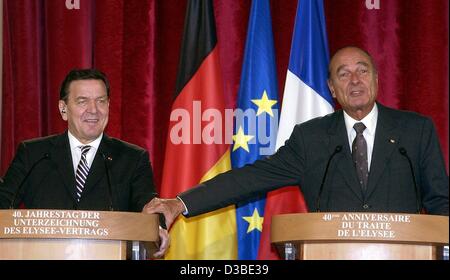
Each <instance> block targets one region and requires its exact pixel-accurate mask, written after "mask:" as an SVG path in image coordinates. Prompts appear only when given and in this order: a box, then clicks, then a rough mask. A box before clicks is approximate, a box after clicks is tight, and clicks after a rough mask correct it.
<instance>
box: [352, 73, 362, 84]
mask: <svg viewBox="0 0 450 280" xmlns="http://www.w3.org/2000/svg"><path fill="white" fill-rule="evenodd" d="M350 82H351V83H352V84H358V83H359V82H360V79H359V75H358V73H352V76H351V77H350Z"/></svg>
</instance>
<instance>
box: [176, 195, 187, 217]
mask: <svg viewBox="0 0 450 280" xmlns="http://www.w3.org/2000/svg"><path fill="white" fill-rule="evenodd" d="M177 198H178V200H179V201H181V203H183V206H184V209H186V211H184V212H183V213H182V214H183V216H186V215H188V214H189V210H188V208H187V206H186V204H184V201H183V200H182V199H181V197H179V196H177Z"/></svg>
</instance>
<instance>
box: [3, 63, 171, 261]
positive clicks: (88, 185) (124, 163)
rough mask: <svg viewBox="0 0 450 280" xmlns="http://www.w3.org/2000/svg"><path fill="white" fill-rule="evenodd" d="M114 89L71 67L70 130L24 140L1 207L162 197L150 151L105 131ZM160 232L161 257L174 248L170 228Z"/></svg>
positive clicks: (113, 206)
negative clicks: (154, 177)
mask: <svg viewBox="0 0 450 280" xmlns="http://www.w3.org/2000/svg"><path fill="white" fill-rule="evenodd" d="M109 92H110V86H109V82H108V80H107V78H106V76H105V75H104V74H103V73H102V72H100V71H98V70H95V69H82V70H72V71H71V72H69V74H68V75H67V76H66V78H65V80H64V81H63V83H62V85H61V91H60V101H59V111H60V113H61V117H62V119H63V120H64V121H67V123H68V130H67V131H66V132H65V133H63V134H60V135H53V136H48V137H44V138H38V139H32V140H28V141H24V142H22V143H20V145H19V148H18V151H17V154H16V156H15V158H14V159H13V161H12V163H11V165H10V167H9V168H8V171H7V172H6V175H5V177H4V182H0V184H1V185H0V208H17V207H18V206H19V204H20V203H23V204H24V206H25V208H30V209H32V208H41V209H77V210H99V211H101V210H115V211H134V212H140V211H142V209H143V208H144V206H145V204H146V203H148V202H149V201H150V200H151V199H152V198H154V197H155V196H156V193H155V187H154V184H153V173H152V169H151V165H150V160H149V154H148V152H147V151H145V150H144V149H142V148H140V147H138V146H136V145H133V144H129V143H126V142H124V141H121V140H118V139H114V138H111V137H109V136H107V135H106V134H105V133H104V132H103V131H104V129H105V127H106V125H107V123H108V116H109ZM160 237H161V240H162V242H161V246H160V250H159V251H158V252H157V253H156V255H155V256H156V257H158V256H161V255H163V253H164V251H165V250H166V249H167V247H168V234H167V230H165V229H163V228H160Z"/></svg>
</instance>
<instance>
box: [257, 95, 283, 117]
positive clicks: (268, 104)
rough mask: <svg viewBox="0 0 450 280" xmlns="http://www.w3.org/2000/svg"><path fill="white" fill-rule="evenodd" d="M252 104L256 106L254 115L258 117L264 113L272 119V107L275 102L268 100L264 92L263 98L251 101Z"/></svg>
mask: <svg viewBox="0 0 450 280" xmlns="http://www.w3.org/2000/svg"><path fill="white" fill-rule="evenodd" d="M252 102H253V103H255V104H256V106H258V112H256V115H257V116H259V115H261V114H262V113H264V112H266V113H267V114H269V115H270V116H272V117H273V111H272V106H273V105H275V104H276V103H277V101H276V100H272V99H269V97H268V96H267V92H266V91H265V90H264V92H263V96H262V97H261V99H252Z"/></svg>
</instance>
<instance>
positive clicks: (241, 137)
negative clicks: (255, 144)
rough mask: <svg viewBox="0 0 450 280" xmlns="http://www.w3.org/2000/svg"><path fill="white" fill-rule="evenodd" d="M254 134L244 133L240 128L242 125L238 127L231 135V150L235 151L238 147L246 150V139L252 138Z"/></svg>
mask: <svg viewBox="0 0 450 280" xmlns="http://www.w3.org/2000/svg"><path fill="white" fill-rule="evenodd" d="M253 137H255V136H252V135H245V133H244V130H243V129H242V126H240V127H239V129H238V132H237V133H236V134H235V135H233V141H234V145H233V152H234V151H236V150H237V149H239V148H242V149H244V150H246V151H247V153H248V152H250V151H249V150H248V141H250V140H252V138H253Z"/></svg>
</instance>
